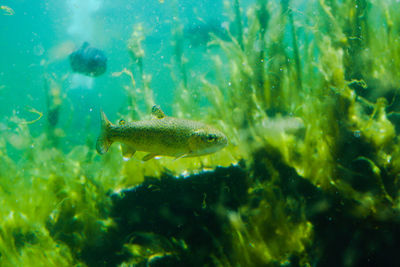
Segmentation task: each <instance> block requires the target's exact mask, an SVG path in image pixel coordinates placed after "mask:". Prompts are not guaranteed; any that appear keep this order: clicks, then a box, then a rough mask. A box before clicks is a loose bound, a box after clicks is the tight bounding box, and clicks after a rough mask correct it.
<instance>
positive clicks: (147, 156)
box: [142, 153, 157, 161]
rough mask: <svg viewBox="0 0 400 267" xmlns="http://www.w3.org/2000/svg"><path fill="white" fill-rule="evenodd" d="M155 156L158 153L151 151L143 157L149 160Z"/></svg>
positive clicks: (144, 159)
mask: <svg viewBox="0 0 400 267" xmlns="http://www.w3.org/2000/svg"><path fill="white" fill-rule="evenodd" d="M155 156H157V154H155V153H149V154H147V155H146V156H144V157H143V158H142V160H143V161H148V160H151V159H152V158H154V157H155Z"/></svg>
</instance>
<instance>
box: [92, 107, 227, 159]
mask: <svg viewBox="0 0 400 267" xmlns="http://www.w3.org/2000/svg"><path fill="white" fill-rule="evenodd" d="M100 113H101V131H100V135H99V137H98V139H97V142H96V150H97V152H98V153H99V154H100V155H102V154H104V153H106V152H107V151H108V149H109V147H110V146H111V144H112V143H114V142H120V143H122V154H123V157H124V158H128V159H129V158H131V157H132V156H133V155H134V154H135V152H136V151H142V152H148V154H147V155H146V156H144V157H143V159H142V160H143V161H147V160H150V159H152V158H154V157H156V156H170V157H175V158H176V159H179V158H186V157H197V156H202V155H207V154H211V153H214V152H217V151H219V150H220V149H222V148H224V147H225V146H226V145H227V144H228V139H227V137H226V136H225V134H223V133H222V132H221V131H219V130H217V129H215V128H214V127H212V126H209V125H207V124H204V123H202V122H199V121H193V120H188V119H180V118H175V117H169V116H166V115H165V114H164V112H163V111H162V110H161V108H160V107H159V106H157V105H154V106H153V107H152V112H151V113H152V116H153V119H151V120H142V121H135V122H131V123H127V122H125V121H124V120H120V122H119V124H113V123H111V122H110V121H109V120H108V119H107V117H106V115H105V114H104V112H103V111H100Z"/></svg>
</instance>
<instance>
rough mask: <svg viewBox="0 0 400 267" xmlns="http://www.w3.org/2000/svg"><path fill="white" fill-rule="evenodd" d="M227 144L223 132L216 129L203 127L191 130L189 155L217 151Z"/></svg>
mask: <svg viewBox="0 0 400 267" xmlns="http://www.w3.org/2000/svg"><path fill="white" fill-rule="evenodd" d="M227 144H228V139H227V138H226V136H225V134H223V133H222V132H221V131H219V130H217V129H213V128H211V127H205V128H202V129H198V130H196V131H194V132H193V134H192V136H191V138H190V150H191V155H193V156H198V155H206V154H211V153H214V152H217V151H218V150H220V149H222V148H224V147H225V146H226V145H227Z"/></svg>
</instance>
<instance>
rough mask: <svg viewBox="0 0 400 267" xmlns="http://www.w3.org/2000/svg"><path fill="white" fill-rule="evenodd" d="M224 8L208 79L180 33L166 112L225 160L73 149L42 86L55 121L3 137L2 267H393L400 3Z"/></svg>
mask: <svg viewBox="0 0 400 267" xmlns="http://www.w3.org/2000/svg"><path fill="white" fill-rule="evenodd" d="M226 8H227V9H229V10H228V11H227V13H228V14H230V17H229V18H228V22H229V23H228V24H229V26H228V27H227V31H228V32H229V34H228V35H229V38H230V40H225V39H224V40H223V39H221V38H219V37H218V36H216V35H212V40H211V41H210V42H209V46H210V47H213V48H212V49H211V48H210V47H209V48H210V49H207V50H206V52H207V53H208V55H209V59H210V62H212V63H213V68H214V70H213V75H206V74H201V73H200V74H198V75H195V76H192V75H188V74H189V73H190V71H191V66H193V64H194V63H193V62H190V60H189V59H188V58H189V57H186V56H185V53H187V51H185V49H184V47H183V45H182V42H183V41H184V40H183V38H184V36H183V34H182V32H181V31H182V25H180V24H179V23H180V22H179V20H176V21H175V22H176V25H175V26H174V27H175V32H174V36H175V37H174V44H173V45H172V48H173V49H172V50H173V51H174V53H175V57H174V60H173V63H174V68H173V69H174V70H175V71H176V73H174V74H173V75H174V77H173V79H174V81H175V83H176V84H177V86H176V101H175V104H174V105H173V114H171V115H174V116H177V117H186V118H192V119H201V120H203V121H205V122H207V123H210V124H213V125H216V126H218V127H220V128H221V130H223V131H224V132H225V133H226V134H227V136H228V137H229V140H230V145H229V147H227V148H226V149H224V151H221V152H218V153H217V154H213V155H209V156H205V157H200V158H188V159H179V160H176V161H174V160H173V159H169V158H161V159H157V160H151V161H148V162H142V161H140V160H137V159H135V158H134V159H131V160H128V161H124V160H123V159H122V156H121V151H120V148H119V147H118V146H113V147H111V149H110V151H109V152H108V153H107V154H105V155H104V156H102V157H100V156H98V155H97V154H96V153H95V152H94V138H95V137H94V136H91V135H89V136H88V138H87V140H86V143H85V144H82V145H79V146H76V147H74V148H73V149H72V150H71V151H65V149H64V148H63V147H62V146H60V140H62V136H63V134H62V132H61V131H60V130H58V128H59V123H58V115H59V112H60V109H61V105H62V102H63V101H64V98H63V96H62V95H61V94H60V87H59V86H58V85H57V81H55V80H53V79H52V78H50V77H46V78H45V91H46V94H47V104H46V106H47V111H45V112H43V113H41V112H39V111H38V110H36V111H37V112H35V111H34V110H35V109H30V111H29V110H28V113H29V114H30V115H32V116H33V117H32V118H29V119H22V118H21V114H17V113H15V114H14V115H13V116H12V117H11V118H9V119H8V120H7V123H6V124H1V125H0V127H1V129H0V130H1V131H2V132H3V133H4V134H2V135H1V136H0V192H1V194H0V195H1V196H0V202H1V207H0V222H1V223H0V253H1V254H0V262H1V265H4V266H8V265H19V266H29V265H32V264H35V263H40V264H42V265H46V266H50V265H57V266H71V265H88V266H98V265H101V264H104V265H107V264H108V265H115V264H122V265H124V264H125V265H128V264H150V265H151V264H154V265H156V264H165V265H166V264H170V265H176V264H179V263H181V264H182V263H187V264H195V263H200V264H202V265H208V266H237V265H242V266H260V265H306V266H310V265H321V266H323V265H325V264H327V263H331V264H335V265H346V266H352V265H365V264H371V262H372V263H381V264H383V265H385V264H390V263H398V259H397V255H396V252H395V250H394V249H390V248H397V247H398V246H399V241H398V240H397V239H395V238H393V236H396V235H398V234H399V230H398V229H400V228H399V215H398V214H399V211H400V210H399V209H400V198H399V190H400V183H399V181H398V173H399V171H400V142H399V138H398V136H397V132H398V131H399V129H400V128H399V125H400V124H399V123H400V121H399V120H398V110H399V107H400V105H399V102H398V100H397V99H398V96H397V93H398V89H399V88H398V87H399V86H398V82H399V81H398V77H397V76H398V72H399V69H400V50H399V49H400V48H399V47H400V46H398V43H399V42H400V37H399V29H400V27H399V25H400V18H399V16H397V12H398V10H399V9H400V4H399V3H397V1H380V2H379V1H366V0H357V1H350V0H348V1H347V0H345V1H340V2H335V1H329V0H318V1H312V2H309V6H307V7H306V8H304V7H301V8H300V7H297V3H296V2H295V1H280V2H274V1H257V2H256V3H255V4H254V5H252V6H250V7H249V9H247V10H243V9H242V8H241V3H240V1H239V0H236V1H234V2H233V3H231V2H229V1H227V2H226ZM378 25H383V26H378ZM144 38H145V34H144V30H143V27H141V26H140V25H136V26H135V27H134V28H133V32H132V38H131V39H130V40H129V42H128V47H127V48H128V50H129V51H130V55H131V58H132V62H133V64H132V65H130V66H127V67H126V68H125V69H123V70H122V71H121V72H117V73H115V74H114V75H113V76H114V77H115V80H117V79H120V78H117V77H118V76H121V75H127V77H128V78H129V80H127V84H126V85H125V87H124V90H125V92H126V95H127V98H128V104H127V106H129V107H128V108H126V109H121V114H120V115H121V117H122V118H124V119H125V120H132V119H144V118H146V117H149V116H150V108H151V106H152V105H153V104H155V103H154V96H153V92H152V89H151V76H150V74H151V70H149V69H146V68H145V60H146V55H145V53H144V50H143V48H142V45H143V43H142V42H143V40H144ZM137 78H138V79H137ZM138 102H140V103H142V104H141V105H135V103H138ZM32 112H33V113H32ZM40 114H44V116H43V118H42V116H39V115H40ZM38 118H39V119H38ZM43 119H46V120H47V121H46V125H47V126H46V127H47V130H46V131H44V133H42V134H40V135H34V134H32V132H31V129H30V127H32V126H33V125H35V126H36V125H37V123H38V122H41V121H43ZM27 122H34V123H33V124H29V123H27ZM138 157H139V158H141V157H142V155H140V153H139V155H138ZM238 162H240V164H238ZM232 164H233V165H232ZM223 166H224V167H223ZM129 188H130V189H129ZM337 239H340V240H342V242H340V245H339V244H338V242H337ZM99 255H100V257H99ZM365 255H370V256H369V258H365ZM387 255H389V256H391V257H388V256H387ZM389 259H390V260H389Z"/></svg>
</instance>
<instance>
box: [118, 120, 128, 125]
mask: <svg viewBox="0 0 400 267" xmlns="http://www.w3.org/2000/svg"><path fill="white" fill-rule="evenodd" d="M118 123H119V125H125V124H126V121H125V120H124V119H120V120H119V122H118Z"/></svg>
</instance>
